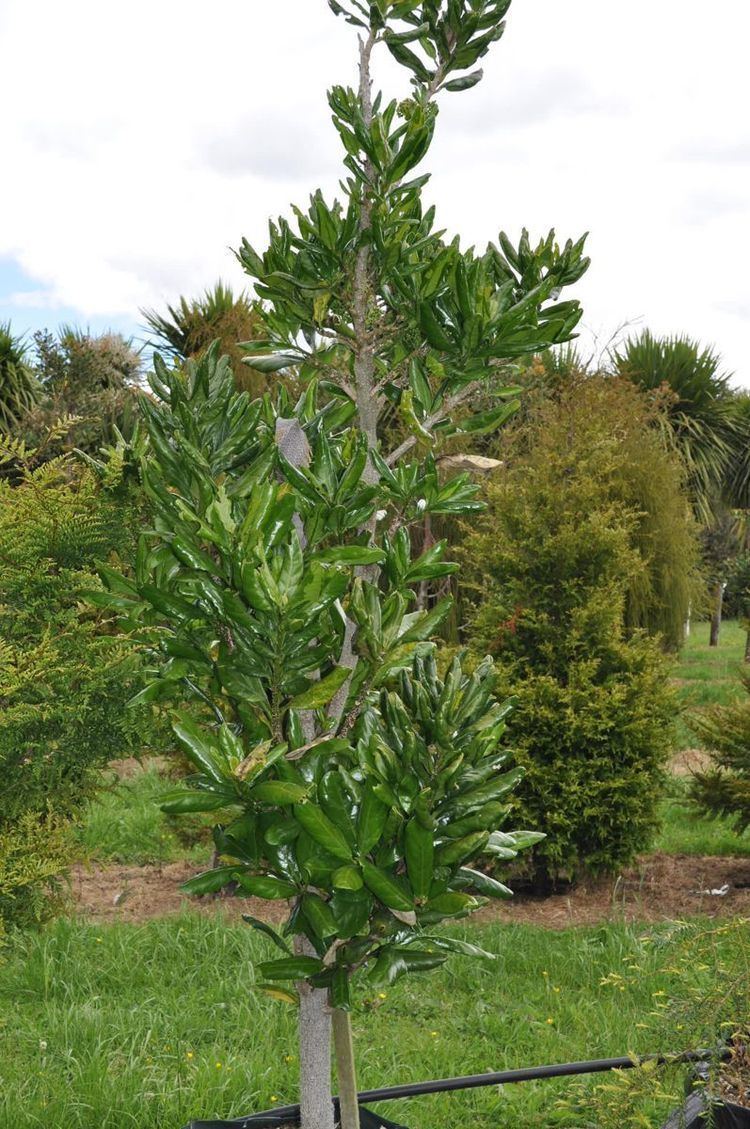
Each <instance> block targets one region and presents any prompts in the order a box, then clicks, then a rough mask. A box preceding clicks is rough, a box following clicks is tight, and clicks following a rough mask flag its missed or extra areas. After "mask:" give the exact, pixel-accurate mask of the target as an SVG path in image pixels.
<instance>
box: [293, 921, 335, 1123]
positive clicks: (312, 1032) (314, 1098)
mask: <svg viewBox="0 0 750 1129" xmlns="http://www.w3.org/2000/svg"><path fill="white" fill-rule="evenodd" d="M294 951H295V952H296V953H301V954H304V955H305V956H315V955H316V953H315V952H314V950H313V948H312V945H311V944H310V942H309V941H308V940H307V938H306V937H295V938H294ZM297 991H298V992H299V1098H300V1123H301V1127H302V1129H335V1126H334V1120H333V1096H332V1094H331V1009H330V1007H329V1004H328V990H327V989H326V988H312V987H310V985H309V984H308V983H307V982H306V981H304V980H300V981H299V982H298V983H297Z"/></svg>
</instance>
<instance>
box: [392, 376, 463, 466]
mask: <svg viewBox="0 0 750 1129" xmlns="http://www.w3.org/2000/svg"><path fill="white" fill-rule="evenodd" d="M478 387H479V381H478V380H474V381H472V383H471V384H467V385H466V387H465V388H462V389H461V391H460V392H456V394H455V395H454V396H449V397H448V399H447V400H446V401H445V403H444V404H443V406H442V408H441V409H440V411H439V412H433V413H432V415H429V416H427V418H426V419H425V420H423V421H422V426H423V427H424V428H425V430H427V431H429V429H430V428H431V427H434V426H435V424H436V423H437V422H438V421H439V420H441V419H443V418H444V417H445V416H447V415H448V413H449V412H451V411H452V410H453V408H455V407H457V406H458V405H459V404H461V403H463V401H464V400H466V399H468V397H469V396H470V395H471V393H472V392H475V391H476V390H477V388H478ZM416 442H417V437H416V435H409V436H408V438H406V439H404V441H403V443H400V444H399V445H398V447H396V449H395V451H391V453H390V455H388V457H387V458H386V460H385V461H386V464H387V465H388V466H395V464H396V463H397V462H398V460H399V459H401V458H403V456H404V455H406V454H407V453H408V452H409V451H411V449H412V447H413V446H415V444H416Z"/></svg>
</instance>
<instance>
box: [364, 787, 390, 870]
mask: <svg viewBox="0 0 750 1129" xmlns="http://www.w3.org/2000/svg"><path fill="white" fill-rule="evenodd" d="M387 818H388V808H387V807H386V805H385V804H384V803H383V802H382V800H379V799H378V797H377V796H376V795H375V793H374V792H373V790H372V788H369V787H365V790H364V794H363V796H362V804H361V805H360V809H359V817H358V819H357V846H358V847H359V850H360V851H361V852H362V854H363V855H366V854H367V853H368V851H371V850H372V848H373V847H374V846H375V845H376V844H377V843H379V842H380V837H381V835H382V834H383V829H384V827H385V821H386V820H387Z"/></svg>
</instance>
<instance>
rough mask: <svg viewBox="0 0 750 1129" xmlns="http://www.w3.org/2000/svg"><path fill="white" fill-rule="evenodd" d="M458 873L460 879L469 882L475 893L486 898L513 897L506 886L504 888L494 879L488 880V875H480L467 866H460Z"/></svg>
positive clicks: (477, 871) (479, 872)
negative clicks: (465, 879)
mask: <svg viewBox="0 0 750 1129" xmlns="http://www.w3.org/2000/svg"><path fill="white" fill-rule="evenodd" d="M458 873H459V875H460V877H461V878H467V879H469V880H470V881H471V885H472V887H473V888H474V889H475V890H476V891H477V893H479V894H483V895H485V896H486V897H488V898H512V897H513V891H512V890H511V889H509V887H508V886H504V885H503V884H502V882H498V881H497V879H496V878H490V876H489V874H482V872H481V871H479V870H472V869H471V868H470V867H467V866H462V867H461V869H460V870H459V872H458Z"/></svg>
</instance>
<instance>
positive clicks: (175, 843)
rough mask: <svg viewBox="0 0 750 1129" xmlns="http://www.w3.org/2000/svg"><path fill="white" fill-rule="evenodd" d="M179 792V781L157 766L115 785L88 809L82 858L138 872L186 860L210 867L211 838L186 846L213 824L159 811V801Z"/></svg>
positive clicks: (80, 839) (81, 838)
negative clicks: (188, 834)
mask: <svg viewBox="0 0 750 1129" xmlns="http://www.w3.org/2000/svg"><path fill="white" fill-rule="evenodd" d="M174 787H175V783H174V781H170V780H168V779H166V778H165V777H164V776H163V775H162V774H161V773H160V772H159V769H158V768H157V767H156V766H155V765H153V764H152V765H147V766H146V767H145V769H144V770H143V771H140V770H137V771H136V772H135V773H134V774H133V775H132V776H130V777H128V779H126V780H120V781H116V782H115V781H113V782H112V783H110V785H109V786H108V787H107V788H105V789H104V790H103V791H102V792H100V793H99V795H98V796H97V797H96V799H95V800H93V801H92V802H91V803H90V804H89V805H88V807H87V809H86V811H85V812H84V815H83V818H82V820H81V823H80V825H79V827H78V829H77V832H76V834H77V837H78V842H79V844H80V848H81V855H82V856H83V857H85V858H87V859H90V860H91V861H93V862H100V863H108V862H112V863H125V864H130V865H133V866H144V865H146V864H148V863H159V862H175V861H176V860H177V859H182V858H190V859H193V860H194V861H195V862H196V863H197V864H199V865H201V864H203V863H206V862H207V860H209V859H210V857H211V849H212V847H211V844H210V836H208V835H207V833H206V832H204V833H203V841H202V842H199V843H197V844H196V845H193V846H188V845H186V843H185V839H184V836H185V834H186V832H188V830H190V831H192V832H195V833H196V834H199V833H200V831H201V829H202V828H204V827H207V826H209V825H210V824H209V821H208V819H203V817H202V816H187V817H186V816H181V817H180V818H179V820H170V819H169V818H168V817H167V816H165V815H164V814H163V813H162V812H161V811H160V810H159V797H160V796H163V795H164V793H165V792H168V791H170V789H173V788H174ZM178 830H179V831H180V832H181V833H182V836H183V838H180V837H179V836H178Z"/></svg>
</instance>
